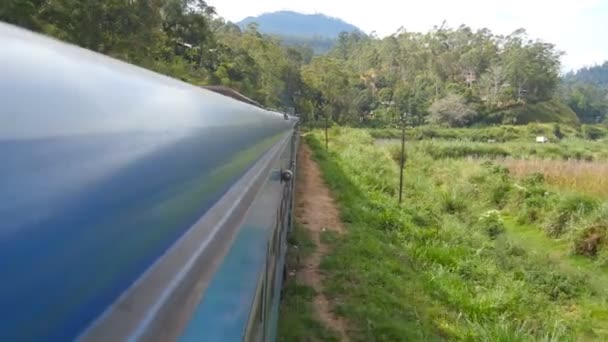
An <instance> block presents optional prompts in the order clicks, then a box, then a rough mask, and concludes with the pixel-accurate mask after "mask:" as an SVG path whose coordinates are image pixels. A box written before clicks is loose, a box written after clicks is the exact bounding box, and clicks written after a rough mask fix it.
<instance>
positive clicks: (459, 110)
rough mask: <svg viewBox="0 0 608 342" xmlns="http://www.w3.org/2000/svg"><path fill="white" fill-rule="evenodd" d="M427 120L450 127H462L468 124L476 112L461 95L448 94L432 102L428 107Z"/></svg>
mask: <svg viewBox="0 0 608 342" xmlns="http://www.w3.org/2000/svg"><path fill="white" fill-rule="evenodd" d="M429 112H430V116H429V122H430V123H433V124H439V125H447V126H450V127H462V126H466V125H468V124H470V123H471V122H472V121H473V119H474V118H475V116H476V115H477V113H476V112H475V110H473V109H472V108H471V107H470V106H469V105H468V104H467V103H466V102H465V99H464V98H463V97H462V96H459V95H454V94H449V95H448V96H446V97H444V98H442V99H440V100H437V101H435V102H433V104H432V105H431V107H430V108H429Z"/></svg>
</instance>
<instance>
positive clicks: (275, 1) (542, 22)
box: [207, 0, 608, 71]
mask: <svg viewBox="0 0 608 342" xmlns="http://www.w3.org/2000/svg"><path fill="white" fill-rule="evenodd" d="M207 3H208V4H209V5H211V6H214V7H215V8H216V10H217V12H218V14H219V15H220V16H222V17H224V18H225V19H227V20H230V21H234V22H236V21H239V20H241V19H243V18H245V17H248V16H256V15H259V14H262V13H265V12H273V11H279V10H291V11H297V12H302V13H323V14H326V15H329V16H332V17H337V18H340V19H342V20H344V21H346V22H348V23H351V24H353V25H355V26H358V27H359V28H361V29H362V30H363V31H365V32H366V33H371V32H373V31H375V32H376V34H377V35H378V36H380V37H384V36H387V35H390V34H392V33H394V32H395V31H397V29H399V28H400V27H402V26H403V27H404V28H405V29H406V30H408V31H422V32H423V31H428V30H429V29H431V28H432V27H433V26H435V25H436V26H439V25H441V23H442V22H443V21H444V20H445V21H446V22H447V24H448V25H449V26H451V27H458V26H460V24H466V25H468V26H470V27H472V28H474V29H478V28H484V27H486V28H489V29H491V30H492V31H493V32H494V33H497V34H509V33H511V32H513V31H515V30H516V29H518V28H522V27H523V28H525V29H526V31H527V32H528V34H529V36H530V37H531V38H534V39H540V40H543V41H546V42H549V43H553V44H555V45H556V46H557V48H558V49H559V50H561V51H563V52H564V53H565V56H564V57H562V69H563V70H564V71H569V70H572V69H578V68H581V67H583V66H591V65H595V64H601V63H603V62H604V61H605V60H608V37H607V35H608V0H502V1H496V0H452V1H451V0H415V1H414V0H374V1H365V2H363V1H356V0H350V1H345V0H297V1H296V0H256V1H251V0H208V1H207Z"/></svg>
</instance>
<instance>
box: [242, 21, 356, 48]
mask: <svg viewBox="0 0 608 342" xmlns="http://www.w3.org/2000/svg"><path fill="white" fill-rule="evenodd" d="M252 23H257V24H258V25H259V26H258V30H259V31H260V32H262V33H266V34H269V35H275V36H279V37H280V38H282V39H283V41H284V42H285V43H286V44H289V45H304V46H308V47H310V48H312V49H313V50H314V51H315V53H323V52H326V51H328V50H329V49H331V47H332V46H333V45H334V42H335V40H336V39H337V38H338V35H339V34H340V33H341V32H353V31H359V32H361V30H360V29H359V28H358V27H356V26H354V25H352V24H349V23H347V22H345V21H344V20H342V19H338V18H332V17H329V16H326V15H324V14H303V13H297V12H291V11H279V12H272V13H264V14H262V15H259V16H257V17H247V18H245V19H243V20H241V21H240V22H238V23H237V25H238V26H240V27H241V28H245V27H247V25H249V24H252Z"/></svg>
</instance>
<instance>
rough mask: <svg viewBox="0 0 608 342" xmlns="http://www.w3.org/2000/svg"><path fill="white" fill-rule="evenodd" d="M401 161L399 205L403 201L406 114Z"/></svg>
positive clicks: (403, 125) (403, 123)
mask: <svg viewBox="0 0 608 342" xmlns="http://www.w3.org/2000/svg"><path fill="white" fill-rule="evenodd" d="M400 121H401V160H400V163H399V166H400V171H399V204H401V201H402V199H403V167H404V166H405V113H404V114H403V117H401V120H400Z"/></svg>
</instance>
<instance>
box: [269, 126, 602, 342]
mask: <svg viewBox="0 0 608 342" xmlns="http://www.w3.org/2000/svg"><path fill="white" fill-rule="evenodd" d="M306 140H307V142H308V144H310V146H311V147H312V148H313V150H314V151H315V157H316V159H317V161H318V162H319V164H320V166H321V169H322V171H323V173H324V176H325V178H326V181H327V183H328V184H329V186H330V187H331V189H332V190H333V192H334V194H335V195H336V198H337V200H338V202H339V205H340V208H341V213H342V219H343V221H344V222H345V224H346V225H347V227H348V234H347V235H345V236H344V237H341V238H333V239H329V241H330V242H331V243H332V246H333V251H332V253H331V254H329V255H328V256H327V257H326V258H325V259H324V260H323V263H322V267H323V268H324V270H325V271H326V272H327V278H326V281H325V284H324V285H325V289H326V290H327V291H328V293H327V295H328V296H329V297H330V298H332V299H333V302H334V303H335V306H336V310H337V312H338V314H340V315H341V316H343V317H345V318H346V319H347V321H348V322H349V328H350V330H349V335H350V336H351V339H352V340H354V341H412V340H413V341H434V340H467V341H469V340H470V341H581V340H582V341H585V340H588V341H597V340H608V330H607V328H608V294H607V293H606V286H605V284H606V279H607V274H608V247H606V243H607V240H608V236H607V230H608V205H607V203H606V202H605V200H604V199H602V198H600V197H597V196H593V195H591V194H585V193H584V192H573V191H565V190H564V192H561V190H555V189H556V188H555V187H554V185H553V184H551V178H550V177H544V176H541V175H540V174H537V173H532V174H530V175H529V174H528V173H522V174H521V175H520V174H519V173H516V174H515V175H514V174H511V172H509V169H508V168H507V167H506V166H503V165H501V164H500V163H498V162H496V161H491V160H488V159H487V158H486V157H492V158H493V157H495V155H492V154H485V155H475V154H466V153H465V154H456V155H450V156H444V155H443V153H439V154H433V153H431V152H429V151H430V149H429V147H428V146H432V147H431V148H437V147H436V146H440V147H441V148H443V146H444V145H441V144H444V142H437V141H422V142H420V143H419V145H418V146H411V145H412V144H410V146H409V148H408V153H407V164H406V165H407V167H406V177H405V193H404V196H405V197H404V198H405V200H404V204H403V205H401V206H399V205H398V204H397V203H396V195H397V186H398V169H397V165H396V163H395V147H393V146H391V144H383V145H378V144H375V143H374V138H373V137H372V136H371V135H370V134H369V132H367V131H364V130H354V129H345V128H334V129H332V130H331V131H330V145H329V151H325V149H324V147H323V145H322V144H321V143H320V141H321V134H320V132H313V133H312V134H310V135H308V137H307V139H306ZM514 143H516V142H514ZM520 143H521V142H520ZM579 143H580V142H578V141H577V142H576V144H579ZM590 143H591V145H589V146H587V145H585V146H583V147H581V148H582V149H584V150H585V151H587V152H589V153H592V154H593V153H597V154H598V156H596V155H595V154H594V155H593V160H595V159H601V158H603V157H602V155H601V153H602V152H601V151H602V146H599V145H598V146H594V145H593V144H594V143H592V142H590ZM433 144H437V145H433ZM580 144H582V143H580ZM427 145H428V146H427ZM494 145H495V147H496V148H503V149H505V150H508V151H514V152H515V151H519V147H518V146H512V147H510V146H504V145H498V144H494ZM583 145H584V144H583ZM445 146H449V144H447V143H446V145H445ZM446 148H448V147H446ZM596 150H597V151H596ZM598 151H599V152H598ZM473 156H475V158H472V157H473ZM499 156H501V157H505V155H502V154H499ZM506 156H512V154H507V155H506ZM480 157H481V158H480ZM557 159H563V158H562V157H560V158H557ZM583 159H584V158H583ZM539 172H540V170H539ZM520 176H521V177H520ZM600 176H602V177H604V178H605V177H606V175H600ZM568 190H572V189H568ZM303 292H304V294H301V295H299V296H298V297H297V298H303V297H305V296H306V291H303ZM287 300H288V301H289V299H287ZM304 301H305V299H304ZM283 309H284V310H283V314H284V317H287V318H283V321H286V320H291V321H290V322H291V323H290V325H294V322H293V320H292V319H293V315H292V313H291V312H292V310H290V309H289V305H284V308H283ZM300 318H301V319H303V321H304V322H305V321H307V320H309V319H311V317H310V316H306V317H300ZM295 320H296V321H298V319H297V318H296V319H295ZM281 324H284V323H281ZM303 324H304V323H303ZM304 326H305V324H304ZM294 330H295V329H290V333H291V334H289V335H287V333H286V332H285V331H284V330H282V336H289V338H284V339H283V340H285V341H287V340H290V341H315V340H323V338H320V337H314V336H313V337H312V338H307V337H306V336H307V335H306V333H302V334H301V335H298V334H294V333H293V331H294ZM313 331H314V333H313V334H315V336H319V334H322V333H323V330H322V329H315V330H313ZM319 331H321V332H320V333H319Z"/></svg>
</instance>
